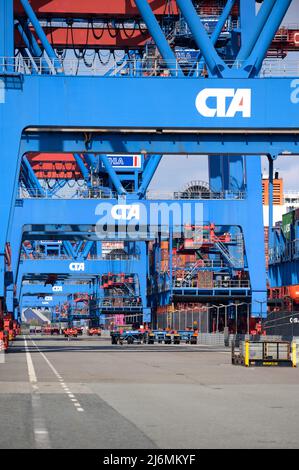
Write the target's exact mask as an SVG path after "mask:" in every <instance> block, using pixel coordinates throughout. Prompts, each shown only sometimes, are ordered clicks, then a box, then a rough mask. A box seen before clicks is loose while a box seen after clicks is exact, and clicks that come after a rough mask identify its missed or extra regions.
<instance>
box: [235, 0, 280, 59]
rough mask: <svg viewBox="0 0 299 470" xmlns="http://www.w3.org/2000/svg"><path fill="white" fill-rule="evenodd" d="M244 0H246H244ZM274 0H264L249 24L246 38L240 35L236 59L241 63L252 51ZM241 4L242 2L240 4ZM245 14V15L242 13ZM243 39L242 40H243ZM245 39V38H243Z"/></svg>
mask: <svg viewBox="0 0 299 470" xmlns="http://www.w3.org/2000/svg"><path fill="white" fill-rule="evenodd" d="M245 1H246V0H245ZM275 2H276V0H264V1H263V3H262V6H261V8H260V10H259V12H258V14H257V16H256V19H255V21H254V23H253V24H251V29H250V33H249V34H247V36H246V38H245V37H244V38H243V36H242V38H241V39H242V42H241V49H240V51H239V53H238V56H237V59H236V60H237V61H239V62H241V63H243V61H244V60H246V59H248V57H249V55H250V54H251V52H252V49H253V48H254V46H255V44H256V42H257V40H258V38H259V36H260V34H261V32H262V30H263V28H264V26H265V24H266V22H267V20H268V18H269V15H270V13H271V11H272V8H273V7H274V5H275ZM242 6H243V4H242ZM244 16H245V15H244ZM243 39H244V40H243ZM245 39H246V40H245Z"/></svg>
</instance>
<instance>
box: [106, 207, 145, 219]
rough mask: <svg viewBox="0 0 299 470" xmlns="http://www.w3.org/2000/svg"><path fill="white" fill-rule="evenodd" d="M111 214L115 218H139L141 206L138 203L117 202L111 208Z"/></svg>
mask: <svg viewBox="0 0 299 470" xmlns="http://www.w3.org/2000/svg"><path fill="white" fill-rule="evenodd" d="M111 216H112V217H113V219H114V220H132V219H136V220H139V219H140V207H139V205H137V204H133V205H129V204H117V205H116V206H113V207H112V208H111Z"/></svg>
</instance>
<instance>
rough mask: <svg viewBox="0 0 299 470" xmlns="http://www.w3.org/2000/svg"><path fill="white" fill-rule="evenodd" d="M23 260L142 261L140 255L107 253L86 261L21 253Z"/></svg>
mask: <svg viewBox="0 0 299 470" xmlns="http://www.w3.org/2000/svg"><path fill="white" fill-rule="evenodd" d="M20 259H21V260H29V261H31V260H32V261H34V260H45V261H54V260H59V261H63V260H74V259H76V261H82V262H85V261H87V262H88V261H139V260H140V255H126V254H118V253H115V254H114V253H113V254H111V253H107V254H105V255H88V256H87V257H86V258H85V259H83V258H80V257H76V258H73V257H72V256H70V255H66V254H55V255H49V254H45V253H34V254H33V253H32V255H28V254H26V253H21V256H20Z"/></svg>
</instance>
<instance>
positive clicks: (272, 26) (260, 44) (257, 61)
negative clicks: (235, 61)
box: [244, 0, 292, 77]
mask: <svg viewBox="0 0 299 470" xmlns="http://www.w3.org/2000/svg"><path fill="white" fill-rule="evenodd" d="M291 1H292V0H276V3H275V5H274V6H273V8H272V10H271V13H270V14H269V16H268V20H267V22H266V23H265V25H264V27H263V28H262V31H261V33H260V36H259V38H258V39H257V41H256V43H255V46H254V48H253V49H252V52H251V54H250V57H249V58H248V59H247V60H246V61H245V63H244V69H245V70H246V71H248V72H249V74H250V76H251V77H252V76H255V75H256V74H257V73H258V72H259V71H260V69H261V66H262V63H263V60H264V59H265V57H266V54H267V50H268V49H269V46H270V44H271V42H272V40H273V38H274V36H275V33H276V31H277V30H278V28H279V26H280V24H281V22H282V20H283V18H284V16H285V14H286V12H287V10H288V8H289V6H290V4H291Z"/></svg>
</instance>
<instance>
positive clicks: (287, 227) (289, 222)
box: [282, 211, 295, 241]
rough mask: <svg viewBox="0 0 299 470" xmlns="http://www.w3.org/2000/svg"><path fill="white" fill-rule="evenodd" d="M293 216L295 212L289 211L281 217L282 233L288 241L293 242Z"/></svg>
mask: <svg viewBox="0 0 299 470" xmlns="http://www.w3.org/2000/svg"><path fill="white" fill-rule="evenodd" d="M294 215H295V211H291V212H287V213H286V214H283V216H282V231H283V234H284V236H285V238H286V240H288V241H292V240H294Z"/></svg>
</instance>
